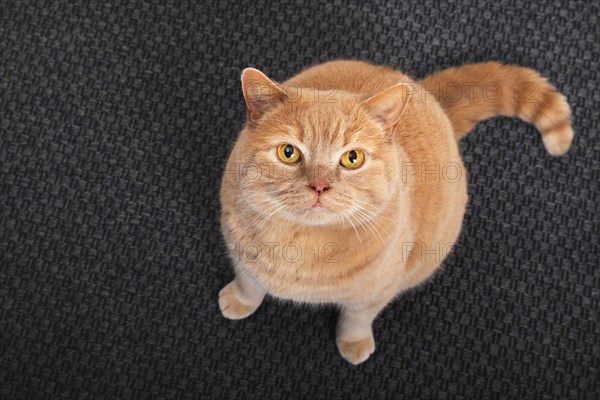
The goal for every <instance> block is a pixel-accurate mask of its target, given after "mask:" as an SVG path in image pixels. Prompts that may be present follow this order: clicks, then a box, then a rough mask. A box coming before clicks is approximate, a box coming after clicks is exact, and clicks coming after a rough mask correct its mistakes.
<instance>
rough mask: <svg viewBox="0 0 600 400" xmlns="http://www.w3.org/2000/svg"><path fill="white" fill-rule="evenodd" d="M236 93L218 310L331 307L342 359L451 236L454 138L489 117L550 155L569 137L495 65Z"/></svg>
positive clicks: (313, 74)
mask: <svg viewBox="0 0 600 400" xmlns="http://www.w3.org/2000/svg"><path fill="white" fill-rule="evenodd" d="M242 89H243V93H244V97H245V99H246V106H247V115H248V123H247V124H246V126H245V127H244V129H243V130H242V132H241V133H240V136H239V138H238V140H237V142H236V143H235V146H234V148H233V150H232V152H231V155H230V158H229V160H228V162H227V166H226V170H225V174H224V178H223V183H222V187H221V204H222V216H221V225H222V230H223V234H224V237H225V241H226V243H227V246H228V249H229V252H230V254H231V256H232V258H233V263H234V269H235V279H234V280H233V281H232V282H230V283H229V284H228V285H226V286H225V287H224V288H223V289H222V290H221V292H220V293H219V306H220V308H221V311H222V313H223V315H224V316H225V317H227V318H230V319H240V318H245V317H247V316H249V315H250V314H252V313H253V312H254V311H255V310H256V309H257V308H258V306H259V305H260V304H261V303H262V301H263V298H264V296H265V295H266V294H267V293H268V294H271V295H272V296H274V297H277V298H281V299H289V300H293V301H297V302H302V303H310V304H322V303H333V304H336V305H338V306H339V307H340V317H339V321H338V329H337V345H338V349H339V351H340V353H341V354H342V356H343V357H344V358H345V359H347V360H348V361H349V362H351V363H353V364H358V363H361V362H363V361H365V360H366V359H367V358H368V357H369V355H370V354H371V353H372V352H373V351H374V349H375V341H374V338H373V333H372V329H371V325H372V322H373V320H374V319H375V317H376V316H377V315H378V314H379V313H380V312H381V310H382V309H383V308H384V307H385V306H386V305H387V304H388V303H389V302H390V301H391V300H393V298H394V297H395V296H397V295H398V294H399V293H401V292H402V291H404V290H407V289H409V288H411V287H414V286H416V285H418V284H420V283H421V282H423V281H424V280H426V279H427V278H428V277H430V276H431V274H432V273H433V272H434V271H435V270H436V269H437V268H438V267H439V266H440V264H441V262H442V261H443V259H444V257H445V256H446V255H447V253H448V252H449V251H450V249H451V248H452V245H453V243H454V241H455V240H456V238H457V237H458V234H459V232H460V228H461V224H462V220H463V214H464V210H465V205H466V202H467V190H466V187H467V184H466V173H465V171H464V166H463V163H462V160H461V157H460V154H459V150H458V145H457V140H458V139H460V138H461V137H463V136H464V135H465V134H466V133H467V132H469V131H470V130H471V129H472V128H473V127H474V126H475V124H476V123H477V122H478V121H481V120H483V119H485V118H489V117H492V116H494V115H515V116H518V117H519V118H521V119H523V120H525V121H530V122H532V123H533V124H535V126H536V127H537V128H538V129H539V130H540V132H541V133H542V139H543V141H544V144H545V146H546V148H547V149H548V151H549V152H550V153H551V154H554V155H558V154H563V153H564V152H565V151H567V150H568V148H569V146H570V144H571V141H572V138H573V130H572V129H571V125H570V120H569V118H570V109H569V106H568V104H567V102H566V100H565V98H564V97H563V96H562V95H560V94H559V93H557V92H556V90H555V89H554V87H552V86H551V85H550V84H548V83H547V82H546V80H544V79H543V78H541V77H540V76H539V75H538V74H537V73H536V72H534V71H532V70H529V69H526V68H521V67H516V66H507V65H501V64H498V63H484V64H474V65H466V66H463V67H459V68H451V69H448V70H445V71H441V72H438V73H435V74H433V75H431V76H430V77H427V78H426V79H424V80H423V81H420V82H417V81H414V80H412V79H411V78H409V77H408V76H406V75H404V74H402V73H401V72H399V71H397V70H395V69H392V68H389V67H381V66H375V65H371V64H368V63H364V62H359V61H333V62H329V63H326V64H322V65H318V66H315V67H312V68H309V69H307V70H305V71H303V72H301V73H300V74H298V75H296V76H294V77H293V78H291V79H290V80H289V81H287V82H284V83H282V84H279V83H276V82H273V81H271V80H270V79H269V78H267V77H266V76H265V75H264V74H262V73H261V72H260V71H258V70H255V69H246V70H245V71H244V73H243V74H242ZM288 144H289V145H291V146H294V147H295V148H296V149H297V150H298V151H299V152H300V153H301V158H299V161H298V162H296V163H294V164H286V163H284V162H282V161H281V159H280V158H278V157H280V156H278V154H279V153H278V152H277V148H278V146H281V145H288ZM284 147H285V146H284ZM286 148H287V147H286ZM352 150H360V151H361V152H362V153H363V154H364V155H365V157H364V159H365V161H364V164H363V165H361V166H360V167H359V168H356V169H352V170H351V169H348V168H345V167H343V166H342V165H341V164H340V159H341V157H342V156H343V154H344V153H345V152H349V151H352ZM317 203H318V204H317Z"/></svg>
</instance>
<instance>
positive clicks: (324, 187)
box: [308, 181, 330, 196]
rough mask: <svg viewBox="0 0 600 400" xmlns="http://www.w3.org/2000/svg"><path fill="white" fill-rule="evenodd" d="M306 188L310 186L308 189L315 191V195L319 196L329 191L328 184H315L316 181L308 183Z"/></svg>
mask: <svg viewBox="0 0 600 400" xmlns="http://www.w3.org/2000/svg"><path fill="white" fill-rule="evenodd" d="M308 186H310V188H311V189H312V190H314V191H315V193H316V194H317V195H319V196H320V195H321V194H323V192H326V191H327V190H329V188H330V186H329V183H328V182H322V181H321V182H317V181H313V182H309V183H308Z"/></svg>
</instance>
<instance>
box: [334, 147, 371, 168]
mask: <svg viewBox="0 0 600 400" xmlns="http://www.w3.org/2000/svg"><path fill="white" fill-rule="evenodd" d="M364 162H365V153H363V152H362V151H360V150H350V151H347V152H345V153H344V154H343V155H342V158H340V164H342V167H345V168H349V169H356V168H358V167H360V166H361V165H363V163H364Z"/></svg>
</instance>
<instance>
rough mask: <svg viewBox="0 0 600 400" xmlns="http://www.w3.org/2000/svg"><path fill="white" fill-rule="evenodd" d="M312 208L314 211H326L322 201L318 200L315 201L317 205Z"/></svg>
mask: <svg viewBox="0 0 600 400" xmlns="http://www.w3.org/2000/svg"><path fill="white" fill-rule="evenodd" d="M310 208H311V209H313V210H321V209H324V208H325V206H324V205H323V204H322V203H321V201H319V200H317V201H315V204H313V205H312V206H311V207H310Z"/></svg>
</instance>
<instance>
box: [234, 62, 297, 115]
mask: <svg viewBox="0 0 600 400" xmlns="http://www.w3.org/2000/svg"><path fill="white" fill-rule="evenodd" d="M242 91H243V93H244V99H246V113H247V114H248V120H249V121H253V120H256V119H258V118H260V117H262V116H263V115H264V114H265V112H267V111H268V110H269V109H270V108H271V107H273V106H274V105H275V104H277V103H278V102H281V101H283V100H285V98H286V97H287V95H286V94H285V92H284V91H283V89H282V88H281V87H279V85H278V84H277V83H275V82H273V81H272V80H270V79H269V78H268V77H267V76H266V75H265V74H263V73H262V72H260V71H259V70H257V69H255V68H246V69H245V70H244V71H243V72H242Z"/></svg>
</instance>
